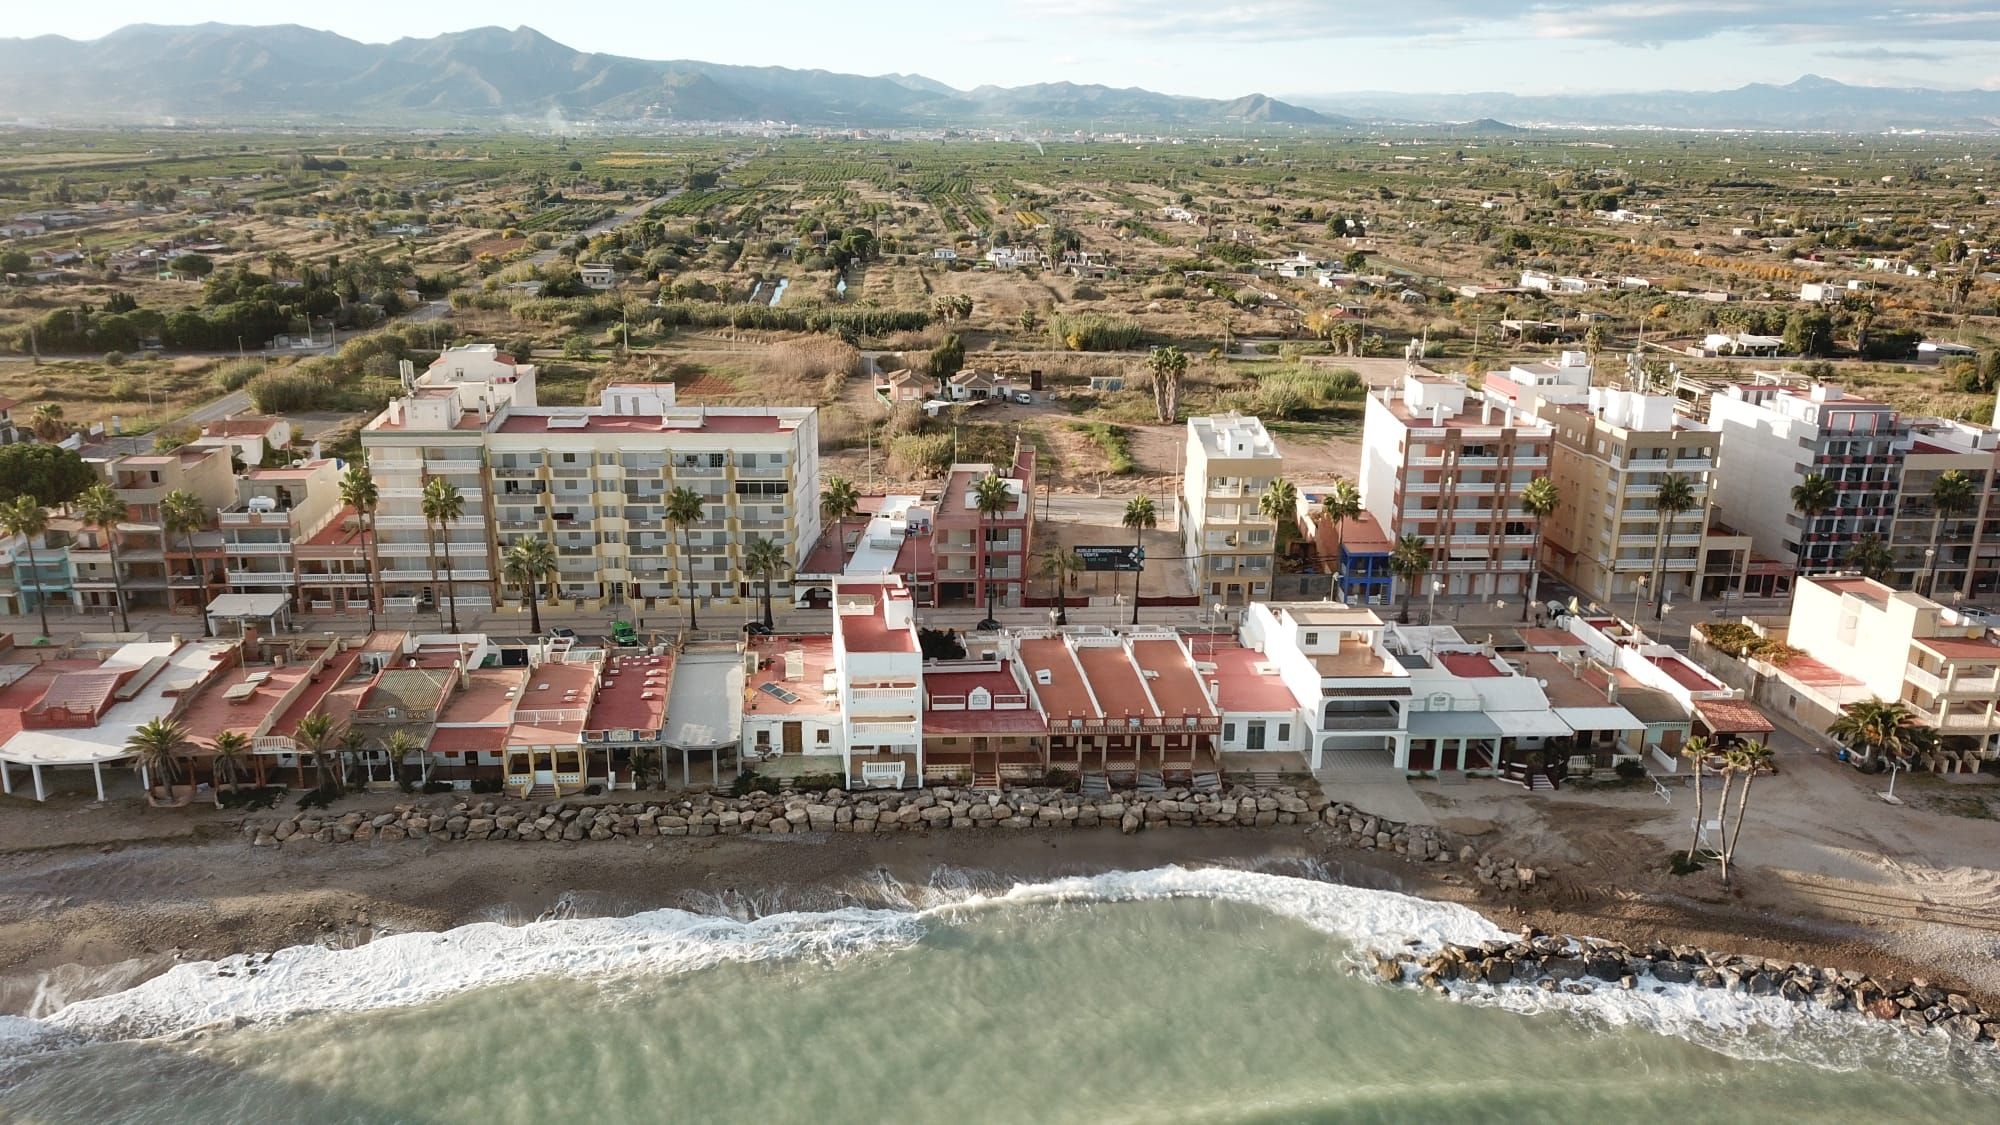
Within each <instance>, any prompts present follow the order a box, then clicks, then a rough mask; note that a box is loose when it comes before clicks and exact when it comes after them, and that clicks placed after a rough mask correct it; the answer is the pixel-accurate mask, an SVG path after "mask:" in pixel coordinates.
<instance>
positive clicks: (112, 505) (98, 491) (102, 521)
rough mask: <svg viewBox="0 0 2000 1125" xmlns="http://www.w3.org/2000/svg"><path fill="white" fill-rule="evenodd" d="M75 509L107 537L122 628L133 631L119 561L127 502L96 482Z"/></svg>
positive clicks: (81, 517)
mask: <svg viewBox="0 0 2000 1125" xmlns="http://www.w3.org/2000/svg"><path fill="white" fill-rule="evenodd" d="M9 448H12V447H11V446H10V447H9ZM74 511H75V512H76V517H77V518H78V519H80V520H82V521H83V522H84V523H85V524H86V525H87V526H90V527H94V528H96V529H97V531H98V533H99V534H101V535H102V536H104V549H105V550H106V551H109V552H110V554H111V588H112V591H113V596H115V597H116V598H117V599H118V629H119V631H120V632H125V633H129V632H131V631H132V618H131V616H130V615H129V614H128V613H127V612H126V610H125V576H124V574H123V573H122V567H121V565H120V563H119V561H118V525H119V524H121V523H123V522H125V515H126V513H125V501H124V500H122V499H120V498H119V496H118V494H117V493H116V492H113V491H112V490H111V486H110V485H108V484H94V485H91V486H90V487H89V488H88V489H86V490H84V493H83V495H81V496H78V497H77V498H76V503H75V505H74Z"/></svg>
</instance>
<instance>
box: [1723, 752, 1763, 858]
mask: <svg viewBox="0 0 2000 1125" xmlns="http://www.w3.org/2000/svg"><path fill="white" fill-rule="evenodd" d="M1756 776H1757V768H1756V767H1755V766H1749V767H1745V769H1744V770H1743V792H1741V793H1739V794H1737V795H1736V823H1734V824H1732V825H1730V827H1729V846H1728V847H1727V848H1724V849H1723V866H1722V881H1723V882H1724V883H1727V882H1728V881H1729V862H1730V861H1731V860H1734V859H1735V858H1736V841H1737V839H1738V838H1740V837H1741V836H1742V835H1743V810H1744V808H1745V807H1746V806H1747V805H1749V804H1750V782H1751V781H1752V780H1754V779H1755V778H1756Z"/></svg>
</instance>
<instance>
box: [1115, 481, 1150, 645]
mask: <svg viewBox="0 0 2000 1125" xmlns="http://www.w3.org/2000/svg"><path fill="white" fill-rule="evenodd" d="M1120 522H1121V523H1123V524H1124V525H1125V526H1126V528H1127V529H1129V530H1130V531H1131V532H1132V545H1133V547H1135V548H1137V549H1138V551H1139V568H1138V569H1137V570H1135V571H1133V572H1132V624H1134V625H1137V624H1138V623H1139V580H1140V579H1142V578H1144V577H1145V575H1146V556H1145V550H1146V532H1147V531H1149V530H1151V529H1153V528H1156V527H1158V526H1160V517H1159V514H1158V513H1157V512H1155V511H1154V510H1153V498H1152V497H1150V496H1134V497H1133V498H1132V499H1130V500H1127V501H1126V502H1125V518H1124V519H1123V520H1121V521H1120Z"/></svg>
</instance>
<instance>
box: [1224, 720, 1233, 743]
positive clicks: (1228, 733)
mask: <svg viewBox="0 0 2000 1125" xmlns="http://www.w3.org/2000/svg"><path fill="white" fill-rule="evenodd" d="M1222 741H1224V742H1234V741H1236V724H1235V723H1224V724H1222Z"/></svg>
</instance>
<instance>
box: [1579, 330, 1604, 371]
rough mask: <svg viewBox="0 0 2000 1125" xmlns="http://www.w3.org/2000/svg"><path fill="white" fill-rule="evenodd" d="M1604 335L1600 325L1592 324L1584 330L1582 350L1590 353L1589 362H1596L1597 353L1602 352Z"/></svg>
mask: <svg viewBox="0 0 2000 1125" xmlns="http://www.w3.org/2000/svg"><path fill="white" fill-rule="evenodd" d="M1604 343H1605V335H1604V326H1603V325H1602V324H1593V325H1591V326H1590V327H1589V328H1587V329H1585V330H1584V333H1583V350H1584V351H1586V352H1588V353H1590V361H1591V362H1592V363H1595V362H1597V353H1599V352H1601V351H1603V350H1604Z"/></svg>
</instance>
